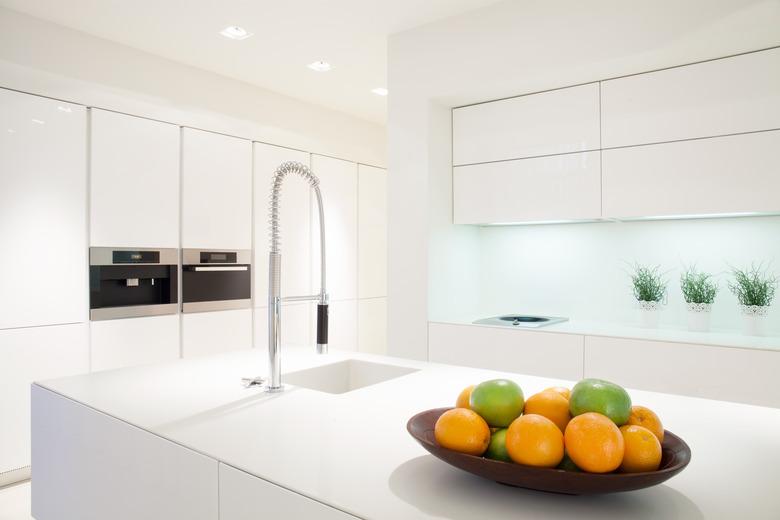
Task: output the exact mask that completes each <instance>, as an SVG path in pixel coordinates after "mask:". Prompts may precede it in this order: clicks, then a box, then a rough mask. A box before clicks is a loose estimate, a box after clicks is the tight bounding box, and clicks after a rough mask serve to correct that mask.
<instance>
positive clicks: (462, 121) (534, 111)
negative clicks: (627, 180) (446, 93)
mask: <svg viewBox="0 0 780 520" xmlns="http://www.w3.org/2000/svg"><path fill="white" fill-rule="evenodd" d="M452 125H453V128H452V129H453V136H452V137H453V150H452V157H453V164H455V165H461V164H474V163H482V162H488V161H500V160H506V159H520V158H523V157H533V156H538V155H552V154H559V153H566V152H581V151H585V150H596V149H598V148H599V147H600V138H599V84H598V83H589V84H587V85H580V86H577V87H569V88H563V89H559V90H551V91H549V92H541V93H538V94H529V95H526V96H520V97H515V98H510V99H504V100H501V101H491V102H488V103H482V104H479V105H473V106H467V107H463V108H456V109H454V110H453V111H452Z"/></svg>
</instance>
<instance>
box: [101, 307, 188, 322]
mask: <svg viewBox="0 0 780 520" xmlns="http://www.w3.org/2000/svg"><path fill="white" fill-rule="evenodd" d="M178 311H179V304H178V303H160V304H155V305H127V306H124V307H101V308H99V309H90V311H89V319H90V320H91V321H103V320H116V319H119V318H140V317H143V316H163V315H165V314H176V313H177V312H178Z"/></svg>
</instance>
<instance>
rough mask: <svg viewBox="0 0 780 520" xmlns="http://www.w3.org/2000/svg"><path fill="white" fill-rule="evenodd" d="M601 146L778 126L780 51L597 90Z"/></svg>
mask: <svg viewBox="0 0 780 520" xmlns="http://www.w3.org/2000/svg"><path fill="white" fill-rule="evenodd" d="M601 89H602V90H601V109H602V133H603V140H604V142H603V147H604V148H610V147H615V146H626V145H635V144H645V143H657V142H661V141H676V140H680V139H690V138H695V137H708V136H716V135H724V134H734V133H739V132H753V131H756V130H769V129H774V128H780V49H770V50H766V51H761V52H754V53H750V54H744V55H741V56H734V57H731V58H724V59H720V60H713V61H708V62H704V63H698V64H694V65H687V66H684V67H675V68H671V69H667V70H660V71H656V72H649V73H646V74H638V75H635V76H628V77H625V78H619V79H614V80H609V81H604V82H603V83H602V86H601Z"/></svg>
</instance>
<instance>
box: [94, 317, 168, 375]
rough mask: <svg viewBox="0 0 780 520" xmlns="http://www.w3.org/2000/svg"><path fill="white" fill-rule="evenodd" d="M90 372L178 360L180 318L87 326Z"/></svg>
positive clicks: (110, 322)
mask: <svg viewBox="0 0 780 520" xmlns="http://www.w3.org/2000/svg"><path fill="white" fill-rule="evenodd" d="M89 325H90V338H91V346H92V349H91V350H92V370H93V371H97V370H107V369H111V368H121V367H129V366H133V365H146V364H153V363H163V362H165V361H172V360H174V359H178V358H179V350H180V348H179V315H178V314H171V315H168V316H149V317H144V318H127V319H122V320H106V321H92V322H90V324H89Z"/></svg>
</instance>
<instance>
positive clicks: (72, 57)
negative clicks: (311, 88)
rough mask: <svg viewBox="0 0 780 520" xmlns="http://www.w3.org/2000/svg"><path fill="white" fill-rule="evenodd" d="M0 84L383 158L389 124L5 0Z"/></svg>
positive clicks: (367, 160) (364, 159)
mask: <svg viewBox="0 0 780 520" xmlns="http://www.w3.org/2000/svg"><path fill="white" fill-rule="evenodd" d="M0 87H5V88H11V89H16V90H21V91H24V92H29V93H33V94H39V95H43V96H49V97H54V98H58V99H62V100H65V101H72V102H75V103H80V104H84V105H88V106H97V107H100V108H106V109H110V110H116V111H119V112H125V113H130V114H135V115H140V116H144V117H149V118H152V119H160V120H163V121H169V122H173V123H177V124H180V125H183V126H191V127H195V128H203V129H208V130H212V131H216V132H223V133H226V134H231V135H235V136H238V137H245V138H249V139H253V140H257V141H262V142H266V143H271V144H277V145H281V146H287V147H291V148H297V149H301V150H306V151H310V152H313V153H320V154H324V155H332V156H335V157H341V158H344V159H349V160H351V161H356V162H361V163H364V164H372V165H377V166H384V165H385V162H386V161H385V129H384V127H382V126H381V125H378V124H375V123H372V122H367V121H363V120H360V119H357V118H355V117H352V116H349V115H346V114H343V113H340V112H336V111H333V110H329V109H326V108H323V107H318V106H315V105H311V104H308V103H304V102H301V101H298V100H295V99H292V98H288V97H286V96H284V95H281V94H276V93H274V92H270V91H267V90H264V89H261V88H258V87H255V86H253V85H249V84H246V83H241V82H239V81H235V80H232V79H228V78H225V77H223V76H219V75H217V74H213V73H210V72H206V71H203V70H200V69H197V68H194V67H189V66H186V65H182V64H180V63H176V62H173V61H170V60H166V59H163V58H160V57H157V56H154V55H152V54H148V53H145V52H142V51H139V50H136V49H133V48H130V47H127V46H124V45H120V44H117V43H113V42H110V41H108V40H104V39H101V38H96V37H94V36H91V35H88V34H85V33H82V32H79V31H75V30H72V29H68V28H66V27H63V26H60V25H56V24H52V23H50V22H46V21H43V20H39V19H37V18H33V17H30V16H27V15H24V14H21V13H18V12H16V11H12V10H9V9H5V8H2V7H0Z"/></svg>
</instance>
